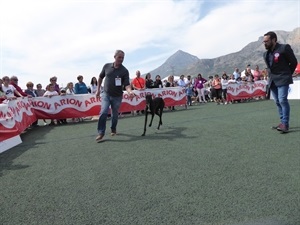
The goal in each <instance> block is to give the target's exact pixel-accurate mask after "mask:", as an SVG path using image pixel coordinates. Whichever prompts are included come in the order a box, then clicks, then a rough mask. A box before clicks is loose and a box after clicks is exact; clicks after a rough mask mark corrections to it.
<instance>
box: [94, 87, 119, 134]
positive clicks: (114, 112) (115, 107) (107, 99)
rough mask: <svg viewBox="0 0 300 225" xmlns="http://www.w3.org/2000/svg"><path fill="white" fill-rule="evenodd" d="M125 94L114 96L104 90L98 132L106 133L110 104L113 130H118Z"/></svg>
mask: <svg viewBox="0 0 300 225" xmlns="http://www.w3.org/2000/svg"><path fill="white" fill-rule="evenodd" d="M122 98H123V96H118V97H112V96H109V95H108V94H107V93H105V92H103V93H102V95H101V111H100V116H99V120H98V133H99V134H103V135H104V134H105V130H106V119H107V115H108V111H109V106H111V127H110V128H111V130H112V131H116V130H117V124H118V116H119V108H120V106H121V103H122Z"/></svg>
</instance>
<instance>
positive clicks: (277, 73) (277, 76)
mask: <svg viewBox="0 0 300 225" xmlns="http://www.w3.org/2000/svg"><path fill="white" fill-rule="evenodd" d="M270 54H271V56H272V57H269V55H270ZM269 59H270V60H269ZM264 60H265V63H266V65H267V68H268V75H269V85H270V86H271V84H272V82H274V84H275V85H276V86H277V87H279V86H283V85H289V84H292V83H293V77H292V74H293V73H294V71H295V69H296V67H297V59H296V57H295V54H294V52H293V50H292V48H291V46H290V45H289V44H278V43H276V45H275V48H274V51H273V52H271V50H268V51H266V52H265V53H264Z"/></svg>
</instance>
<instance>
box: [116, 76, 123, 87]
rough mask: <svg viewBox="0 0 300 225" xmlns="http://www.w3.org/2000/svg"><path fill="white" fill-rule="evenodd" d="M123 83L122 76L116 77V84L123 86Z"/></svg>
mask: <svg viewBox="0 0 300 225" xmlns="http://www.w3.org/2000/svg"><path fill="white" fill-rule="evenodd" d="M121 84H122V82H121V78H119V77H116V78H115V85H116V86H121Z"/></svg>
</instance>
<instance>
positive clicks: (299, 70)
mask: <svg viewBox="0 0 300 225" xmlns="http://www.w3.org/2000/svg"><path fill="white" fill-rule="evenodd" d="M295 73H296V74H300V63H298V65H297V67H296V69H295Z"/></svg>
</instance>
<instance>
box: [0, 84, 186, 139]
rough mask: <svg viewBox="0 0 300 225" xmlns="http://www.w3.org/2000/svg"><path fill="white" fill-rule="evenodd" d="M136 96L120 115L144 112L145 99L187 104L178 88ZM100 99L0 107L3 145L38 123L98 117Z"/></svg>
mask: <svg viewBox="0 0 300 225" xmlns="http://www.w3.org/2000/svg"><path fill="white" fill-rule="evenodd" d="M134 93H135V94H136V96H135V97H134V98H130V97H129V95H128V94H127V92H124V94H123V100H122V104H121V107H120V112H130V111H133V110H142V109H144V108H145V96H146V94H148V93H150V94H152V95H153V97H162V98H163V99H164V100H165V104H166V106H175V105H184V104H186V94H185V90H184V89H182V88H180V87H175V88H155V89H147V90H144V91H134ZM100 108H101V97H100V98H96V96H95V95H92V94H84V95H66V96H53V97H51V98H48V97H35V98H30V99H28V98H18V99H17V100H12V101H8V102H7V103H5V104H0V142H1V141H4V140H6V139H8V138H11V137H14V136H16V135H19V134H21V133H22V132H23V131H24V130H25V129H26V128H27V127H29V126H30V125H31V124H32V123H33V122H34V121H36V120H37V119H64V118H78V117H87V116H95V115H98V114H99V112H100Z"/></svg>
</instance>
